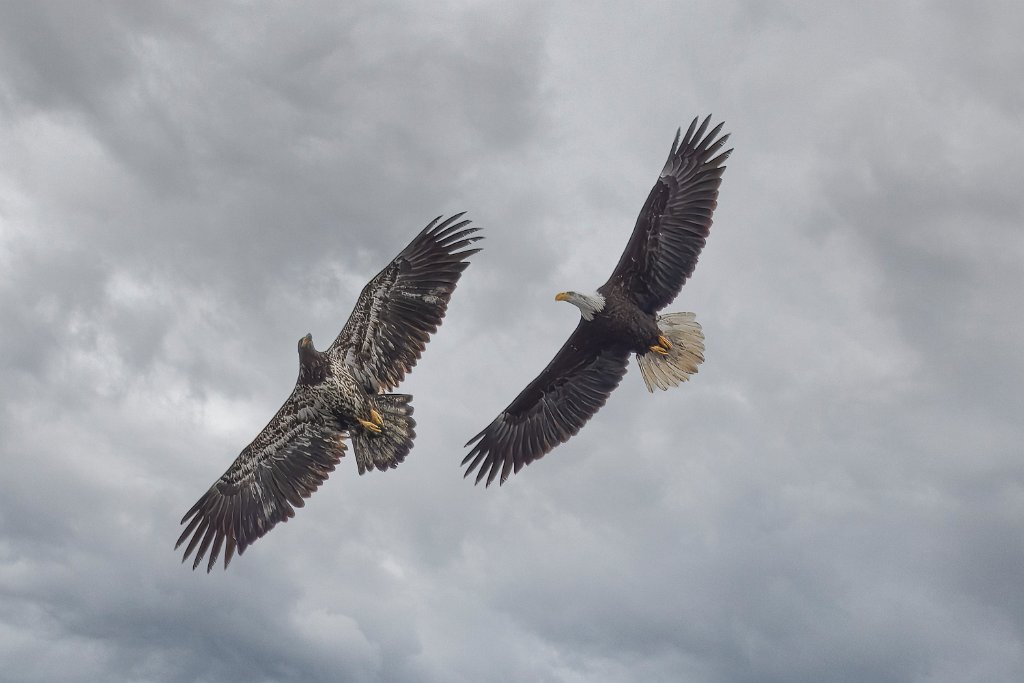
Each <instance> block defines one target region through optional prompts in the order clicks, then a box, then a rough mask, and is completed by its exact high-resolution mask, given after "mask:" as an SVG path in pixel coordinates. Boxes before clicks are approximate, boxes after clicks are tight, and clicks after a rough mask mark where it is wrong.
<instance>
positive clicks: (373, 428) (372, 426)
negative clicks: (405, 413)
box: [356, 418, 383, 434]
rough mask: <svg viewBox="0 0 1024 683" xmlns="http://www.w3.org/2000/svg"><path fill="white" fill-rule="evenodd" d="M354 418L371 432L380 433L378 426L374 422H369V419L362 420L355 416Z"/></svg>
mask: <svg viewBox="0 0 1024 683" xmlns="http://www.w3.org/2000/svg"><path fill="white" fill-rule="evenodd" d="M356 419H357V420H359V424H361V425H363V427H365V428H366V429H368V430H369V431H371V432H373V433H374V434H380V433H381V429H380V427H378V426H377V425H376V424H375V423H373V422H370V421H369V420H364V419H362V418H356ZM381 422H382V424H383V421H381Z"/></svg>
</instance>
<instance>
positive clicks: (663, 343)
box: [658, 334, 672, 351]
mask: <svg viewBox="0 0 1024 683" xmlns="http://www.w3.org/2000/svg"><path fill="white" fill-rule="evenodd" d="M658 346H660V347H662V348H664V349H665V350H667V351H671V350H672V342H670V341H669V340H668V337H666V336H665V335H663V334H659V335H658Z"/></svg>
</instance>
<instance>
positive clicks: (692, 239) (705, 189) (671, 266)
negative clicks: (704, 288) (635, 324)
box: [598, 116, 732, 313]
mask: <svg viewBox="0 0 1024 683" xmlns="http://www.w3.org/2000/svg"><path fill="white" fill-rule="evenodd" d="M710 120H711V117H710V116H709V117H708V118H706V119H704V122H703V123H702V124H700V128H697V119H694V120H693V123H691V124H690V127H689V128H688V129H687V131H686V135H685V136H683V139H682V141H681V142H680V139H679V132H678V131H677V132H676V139H675V142H673V143H672V150H671V151H670V152H669V155H668V161H666V162H665V167H664V168H663V169H662V171H661V176H660V177H659V178H658V180H657V182H656V183H655V184H654V187H653V188H651V193H650V194H649V195H648V197H647V201H646V202H645V203H644V207H643V209H641V211H640V215H639V217H638V218H637V221H636V226H635V227H634V228H633V234H632V236H631V237H630V238H629V243H628V244H627V245H626V249H625V251H623V253H622V257H621V258H620V259H619V263H618V265H616V266H615V270H614V271H613V272H612V276H611V277H610V278H609V279H608V282H606V283H605V284H604V285H603V286H602V287H601V289H599V290H598V291H605V290H606V288H608V287H619V288H620V289H621V290H622V291H624V292H626V293H627V294H628V295H630V296H632V297H633V299H634V300H635V301H636V303H637V304H638V305H639V306H640V307H641V308H642V309H643V310H645V311H647V312H648V313H656V312H657V311H659V310H661V309H662V308H664V307H665V306H667V305H668V304H670V303H671V302H672V300H673V299H675V298H676V296H677V295H678V294H679V290H680V289H682V287H683V284H684V283H685V282H686V280H687V278H689V277H690V275H692V274H693V269H694V268H695V267H696V266H697V258H698V257H699V256H700V252H701V249H703V248H704V243H705V241H706V240H707V236H708V234H709V232H710V230H711V214H712V213H713V212H714V210H715V207H716V206H717V205H718V187H719V185H721V183H722V173H724V172H725V166H723V165H722V164H723V163H724V162H725V160H726V159H727V158H728V157H729V154H731V153H732V150H731V149H730V150H727V151H725V152H722V153H720V154H719V153H718V151H719V150H720V149H721V148H722V146H723V145H724V144H725V142H726V140H728V139H729V136H728V135H723V136H722V137H720V138H718V139H717V140H716V139H715V138H716V137H717V136H718V134H719V132H720V131H721V130H722V126H723V125H725V124H724V123H720V124H718V125H717V126H715V127H714V128H713V129H712V130H711V132H709V133H708V134H707V135H705V134H704V131H705V130H706V129H707V127H708V123H709V122H710ZM716 154H717V156H716Z"/></svg>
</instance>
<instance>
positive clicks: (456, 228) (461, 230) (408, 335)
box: [327, 213, 482, 391]
mask: <svg viewBox="0 0 1024 683" xmlns="http://www.w3.org/2000/svg"><path fill="white" fill-rule="evenodd" d="M462 215H463V214H461V213H459V214H456V215H454V216H452V217H451V218H449V219H447V220H446V221H444V222H439V221H440V220H441V217H440V216H438V217H437V218H435V219H434V220H433V221H431V223H430V224H429V225H427V227H426V228H424V229H423V231H422V232H420V234H419V235H417V236H416V237H415V238H414V239H413V241H412V242H411V243H410V244H409V246H407V247H406V248H405V249H403V250H402V253H400V254H399V255H398V256H396V257H395V259H394V260H393V261H392V262H391V263H390V264H388V266H387V267H386V268H384V270H382V271H381V272H380V273H378V274H377V276H376V277H374V278H373V279H372V280H370V282H369V283H367V285H366V286H365V287H364V288H363V291H362V293H361V294H360V295H359V300H358V301H357V302H356V305H355V308H354V309H353V311H352V315H350V316H349V319H348V322H347V323H345V327H344V329H342V331H341V333H340V334H339V335H338V337H337V339H335V340H334V342H333V343H332V344H331V346H330V348H328V349H327V354H328V355H329V356H331V357H332V358H335V359H340V360H342V361H343V362H345V363H347V364H348V365H349V366H350V367H352V369H353V374H355V375H356V376H357V377H359V378H360V379H361V380H362V381H363V382H364V383H365V384H366V385H367V386H369V387H372V388H373V389H374V390H377V391H390V390H391V389H394V388H395V387H396V386H398V383H399V382H401V381H402V379H403V378H404V377H405V373H407V372H409V370H411V369H412V368H413V366H414V365H416V361H417V360H419V357H420V355H421V354H422V353H423V350H424V348H426V345H427V341H429V339H430V335H431V334H432V333H434V332H436V331H437V328H438V326H439V325H440V324H441V320H442V319H443V318H444V314H445V311H446V310H447V309H448V301H449V299H451V296H452V292H454V291H455V285H456V284H457V283H458V281H459V278H460V277H461V276H462V271H463V270H465V269H466V266H468V265H469V262H468V261H467V260H466V259H467V258H469V257H470V256H472V255H473V254H475V253H477V252H478V251H480V250H479V249H465V247H467V246H469V245H470V244H473V243H474V242H476V241H477V240H480V239H482V237H472V236H471V235H472V234H473V233H475V232H477V231H478V230H479V228H467V227H466V226H467V225H469V223H470V222H469V221H468V220H464V221H459V220H458V219H459V218H461V217H462Z"/></svg>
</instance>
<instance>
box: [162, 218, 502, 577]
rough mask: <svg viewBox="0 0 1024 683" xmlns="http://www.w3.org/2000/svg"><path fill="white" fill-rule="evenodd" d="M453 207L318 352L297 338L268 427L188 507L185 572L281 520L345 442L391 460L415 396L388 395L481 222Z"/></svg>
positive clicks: (412, 361)
mask: <svg viewBox="0 0 1024 683" xmlns="http://www.w3.org/2000/svg"><path fill="white" fill-rule="evenodd" d="M462 215H463V214H461V213H460V214H456V215H454V216H452V217H450V218H448V219H447V220H445V221H444V222H441V217H440V216H439V217H437V218H436V219H434V220H433V221H432V222H431V223H430V224H429V225H427V227H426V228H424V229H423V230H422V231H421V232H420V233H419V234H418V235H417V236H416V237H415V238H414V239H413V240H412V242H411V243H410V244H409V246H407V247H406V248H405V249H404V250H403V251H402V253H400V254H399V255H398V256H397V257H395V259H394V260H393V261H392V262H391V263H390V264H389V265H388V266H387V267H386V268H384V270H382V271H380V273H378V274H377V276H376V277H374V278H373V279H372V280H370V282H369V283H368V284H367V285H366V286H365V287H364V288H363V291H362V293H361V294H360V295H359V299H358V301H356V305H355V308H354V309H353V311H352V314H351V315H350V316H349V319H348V322H347V323H345V327H344V329H342V330H341V333H340V334H339V335H338V337H337V338H336V339H335V340H334V342H333V343H332V344H331V345H330V346H329V347H328V348H327V350H326V351H323V352H321V351H318V350H317V349H316V348H315V347H314V346H313V337H312V335H309V334H307V335H306V336H304V337H303V338H302V339H300V340H299V345H298V351H299V377H298V380H297V381H296V383H295V388H294V389H293V390H292V393H291V395H290V396H289V397H288V399H287V400H286V401H285V402H284V405H282V406H281V408H280V410H278V411H277V414H276V415H275V416H274V417H273V419H271V420H270V423H269V424H267V426H266V427H264V428H263V431H261V432H260V433H259V435H258V436H257V437H256V438H255V439H254V440H253V442H252V443H250V444H249V445H248V446H246V447H245V448H244V449H242V452H241V454H239V456H238V457H237V458H236V459H235V461H234V462H233V463H232V464H231V467H229V468H228V470H227V471H226V472H225V473H224V474H223V476H221V477H220V479H218V480H217V481H216V482H214V484H213V486H211V487H210V490H209V491H207V492H206V493H205V494H203V496H202V497H201V498H200V499H199V501H198V502H197V503H196V504H195V505H193V506H192V508H191V509H190V510H189V511H188V512H186V513H185V516H184V517H183V518H182V520H181V523H182V524H185V523H186V522H187V523H188V526H186V527H185V530H184V531H183V532H182V534H181V536H180V537H179V538H178V542H177V544H176V545H175V546H174V547H175V548H178V547H179V546H180V545H181V544H182V543H183V542H185V540H186V539H189V538H191V540H189V543H188V546H187V547H186V548H185V554H184V556H183V557H182V562H184V561H185V560H186V559H188V557H189V555H191V554H192V552H193V551H195V561H194V562H193V563H192V569H195V568H196V567H198V566H199V564H200V562H202V560H203V556H204V555H205V554H206V552H207V551H208V550H209V553H210V555H209V558H210V559H209V563H208V564H207V567H206V571H207V572H209V571H210V570H211V569H213V565H214V564H216V562H217V557H218V555H219V554H220V551H221V548H222V547H224V548H225V552H224V568H225V569H227V566H228V563H229V562H231V558H232V556H233V555H234V553H235V550H236V549H237V550H238V554H239V555H241V554H242V553H243V552H245V549H246V548H247V547H248V546H249V545H250V544H251V543H253V542H254V541H255V540H256V539H258V538H260V537H262V536H263V535H264V534H266V533H267V532H268V531H270V530H271V529H272V528H274V526H275V525H276V524H277V523H278V522H285V521H287V520H288V519H289V518H290V517H292V516H293V515H294V514H295V510H294V508H297V507H302V506H303V505H304V504H305V503H304V499H305V498H308V497H309V496H310V495H312V493H313V492H314V491H316V489H317V488H318V487H319V486H320V484H322V483H323V482H324V481H325V480H326V479H327V477H328V475H329V474H330V472H332V471H333V470H334V466H335V465H336V464H337V463H338V462H339V461H340V459H341V458H342V456H344V455H345V439H346V438H351V439H352V446H353V449H354V450H355V457H356V465H357V466H358V468H359V474H363V473H364V472H367V471H370V470H373V469H378V470H382V471H383V470H385V469H387V468H393V467H397V466H398V464H399V463H400V462H402V461H403V460H404V459H405V456H406V455H407V454H408V453H409V451H410V449H411V448H412V443H413V438H414V437H415V436H416V433H415V431H414V429H413V428H414V427H415V425H416V422H415V420H413V418H412V412H413V409H412V405H411V403H410V401H411V400H412V396H409V395H407V394H392V393H385V392H388V391H390V390H391V389H393V388H395V387H396V386H397V385H398V383H399V382H401V381H402V379H403V378H404V377H405V374H406V373H407V372H409V371H410V370H411V369H412V368H413V366H414V365H416V361H417V360H418V359H419V357H420V354H422V353H423V350H424V348H425V347H426V344H427V341H428V340H429V338H430V335H431V334H432V333H433V332H436V331H437V328H438V326H439V325H440V324H441V320H442V318H444V315H445V311H446V310H447V308H448V301H449V299H450V298H451V295H452V292H454V291H455V286H456V284H457V283H458V281H459V278H460V277H461V275H462V271H463V270H465V269H466V266H468V265H469V262H468V261H467V259H468V258H469V257H470V256H472V255H473V254H475V253H477V252H478V251H480V249H467V248H466V247H468V246H469V245H471V244H472V243H474V242H476V241H477V240H479V239H482V238H481V237H480V236H474V235H473V233H475V232H477V231H478V230H479V228H468V227H466V226H467V225H469V223H470V221H468V220H461V221H460V220H459V219H460V218H461V217H462Z"/></svg>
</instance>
